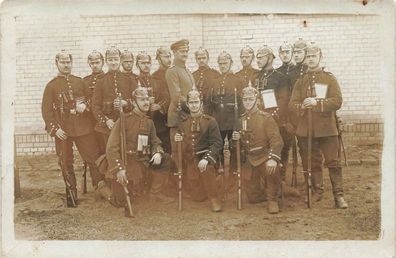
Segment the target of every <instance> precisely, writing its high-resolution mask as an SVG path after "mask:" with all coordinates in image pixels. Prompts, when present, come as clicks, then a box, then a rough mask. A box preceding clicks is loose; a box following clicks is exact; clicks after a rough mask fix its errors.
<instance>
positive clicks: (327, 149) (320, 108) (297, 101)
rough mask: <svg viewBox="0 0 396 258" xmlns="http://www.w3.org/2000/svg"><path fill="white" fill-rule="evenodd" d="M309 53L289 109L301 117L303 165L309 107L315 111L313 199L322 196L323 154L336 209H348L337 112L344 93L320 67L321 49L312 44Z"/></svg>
mask: <svg viewBox="0 0 396 258" xmlns="http://www.w3.org/2000/svg"><path fill="white" fill-rule="evenodd" d="M306 53H307V57H306V58H307V65H308V70H307V73H306V74H304V75H303V77H302V78H300V79H299V80H298V81H297V82H296V84H295V86H294V89H293V94H292V97H291V100H290V103H289V107H290V109H292V110H294V111H295V112H296V113H297V114H298V115H299V116H300V120H299V123H298V127H297V131H296V134H297V136H298V137H299V147H300V154H301V157H302V163H303V168H304V170H305V171H306V170H307V162H308V160H307V159H308V147H307V146H308V126H309V125H308V118H307V112H306V110H307V109H311V112H312V127H311V128H312V184H313V190H314V197H313V199H314V200H316V201H319V200H321V199H322V196H323V173H322V155H323V157H324V159H325V164H326V166H327V167H328V168H329V175H330V181H331V185H332V189H333V196H334V201H335V205H336V207H337V208H342V209H345V208H347V207H348V204H347V203H346V201H345V200H344V197H343V187H342V167H341V160H340V156H339V153H340V150H339V144H340V143H339V140H338V134H339V132H338V130H337V125H336V122H337V121H336V114H335V113H336V111H337V110H338V109H340V108H341V105H342V95H341V90H340V86H339V85H338V82H337V79H336V78H335V77H334V75H333V74H331V73H329V72H326V71H324V70H323V68H322V67H321V66H320V61H321V58H322V51H321V49H320V48H319V47H318V46H316V45H315V44H312V45H311V46H309V48H308V49H307V51H306Z"/></svg>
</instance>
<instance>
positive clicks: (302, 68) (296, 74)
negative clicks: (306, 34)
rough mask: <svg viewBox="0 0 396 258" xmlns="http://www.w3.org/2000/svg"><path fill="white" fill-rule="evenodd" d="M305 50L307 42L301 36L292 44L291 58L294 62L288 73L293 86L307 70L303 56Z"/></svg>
mask: <svg viewBox="0 0 396 258" xmlns="http://www.w3.org/2000/svg"><path fill="white" fill-rule="evenodd" d="M306 50H307V42H305V41H304V40H303V39H302V38H299V39H298V40H297V41H296V42H294V45H293V58H294V61H295V62H296V66H295V69H294V70H293V71H292V72H291V73H290V78H291V85H292V87H294V84H295V83H296V81H297V80H298V79H299V78H301V77H302V76H303V75H304V73H305V72H306V71H307V68H308V67H307V65H306V64H305V57H306V54H307V52H306Z"/></svg>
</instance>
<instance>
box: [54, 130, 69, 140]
mask: <svg viewBox="0 0 396 258" xmlns="http://www.w3.org/2000/svg"><path fill="white" fill-rule="evenodd" d="M55 135H56V137H58V138H59V139H61V140H63V141H64V140H66V139H67V135H66V133H65V131H63V130H62V129H61V128H59V129H58V130H56V132H55Z"/></svg>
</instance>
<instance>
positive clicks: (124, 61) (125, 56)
mask: <svg viewBox="0 0 396 258" xmlns="http://www.w3.org/2000/svg"><path fill="white" fill-rule="evenodd" d="M133 61H134V58H133V54H132V52H130V51H129V50H124V52H122V54H121V65H122V69H123V73H125V74H126V75H128V76H129V77H131V78H132V79H134V80H136V81H137V78H138V76H137V75H136V74H134V73H133V71H132V69H133Z"/></svg>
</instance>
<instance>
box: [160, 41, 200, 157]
mask: <svg viewBox="0 0 396 258" xmlns="http://www.w3.org/2000/svg"><path fill="white" fill-rule="evenodd" d="M188 45H189V41H188V40H186V39H182V40H179V41H177V42H175V43H173V44H172V45H171V50H172V52H173V55H174V60H173V65H172V66H171V67H169V69H168V70H167V71H166V74H165V78H166V82H167V84H168V89H169V94H170V104H169V109H168V127H170V135H175V133H176V131H175V130H176V127H177V126H178V125H179V123H180V122H181V121H182V120H183V119H184V118H185V117H186V116H187V115H188V113H189V111H188V108H187V106H186V97H187V94H188V92H189V91H190V90H191V89H192V88H193V85H194V77H193V75H192V74H191V72H190V70H188V68H187V67H186V61H187V58H188V51H189V46H188ZM172 138H173V137H172ZM171 143H172V147H171V148H172V152H174V146H173V145H174V142H173V140H172V139H171Z"/></svg>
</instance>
